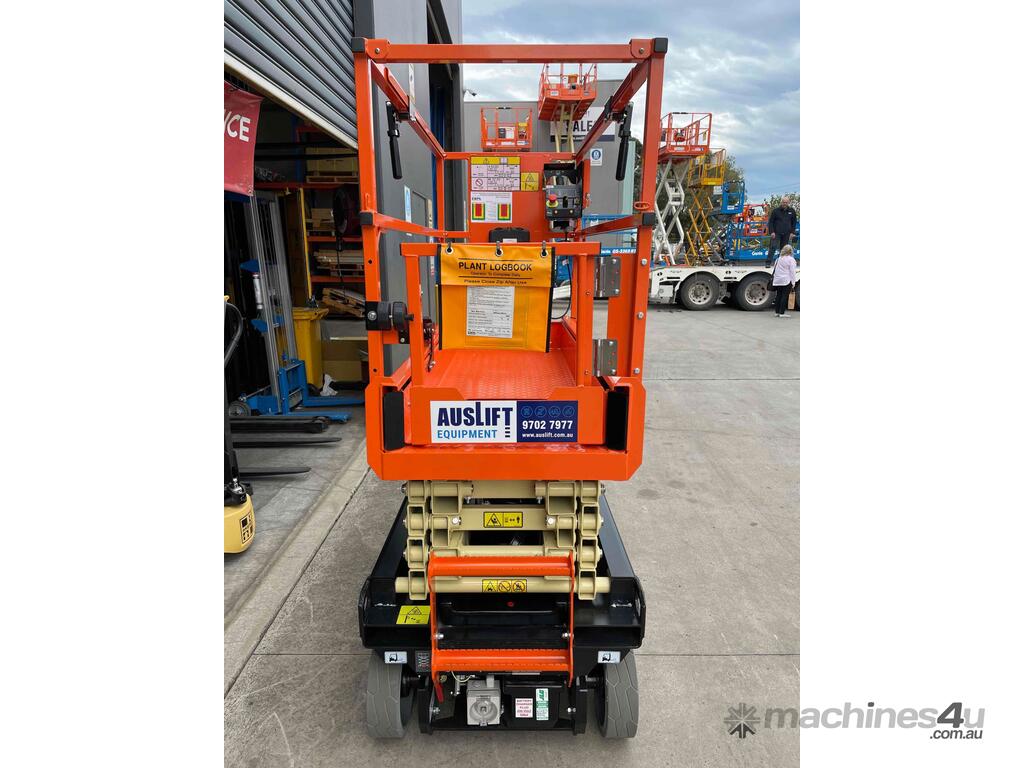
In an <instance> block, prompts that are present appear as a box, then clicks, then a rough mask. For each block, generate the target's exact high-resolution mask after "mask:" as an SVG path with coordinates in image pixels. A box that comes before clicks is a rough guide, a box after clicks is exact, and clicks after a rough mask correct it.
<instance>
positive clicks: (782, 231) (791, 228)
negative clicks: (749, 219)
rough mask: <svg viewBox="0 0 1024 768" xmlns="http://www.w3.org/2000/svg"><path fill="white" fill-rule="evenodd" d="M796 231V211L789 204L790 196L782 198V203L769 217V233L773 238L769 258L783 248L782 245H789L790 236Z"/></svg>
mask: <svg viewBox="0 0 1024 768" xmlns="http://www.w3.org/2000/svg"><path fill="white" fill-rule="evenodd" d="M795 232H796V211H794V210H793V209H792V208H790V206H789V198H788V197H784V198H782V203H781V204H780V205H779V207H778V208H776V209H775V210H774V211H772V215H771V216H769V217H768V234H769V235H770V236H771V238H772V242H771V246H770V250H769V251H768V255H769V258H771V257H772V256H773V255H774V254H775V253H776V252H777V251H781V250H782V246H784V245H789V241H790V238H792V237H793V234H794V233H795Z"/></svg>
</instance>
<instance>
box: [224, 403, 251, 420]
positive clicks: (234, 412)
mask: <svg viewBox="0 0 1024 768" xmlns="http://www.w3.org/2000/svg"><path fill="white" fill-rule="evenodd" d="M228 416H252V408H250V407H249V404H248V403H243V402H242V401H241V400H235V401H233V402H232V403H231V404H230V405H228Z"/></svg>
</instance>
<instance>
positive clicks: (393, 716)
mask: <svg viewBox="0 0 1024 768" xmlns="http://www.w3.org/2000/svg"><path fill="white" fill-rule="evenodd" d="M402 669H403V665H402V664H385V663H384V659H382V658H381V657H380V656H379V655H378V654H376V653H371V654H370V668H369V669H368V670H367V677H366V728H367V730H369V732H370V735H371V736H373V737H374V738H375V739H400V738H402V737H403V736H404V735H405V724H406V723H408V722H409V716H410V715H411V714H412V699H413V692H412V690H409V691H407V692H405V693H404V694H403V692H402Z"/></svg>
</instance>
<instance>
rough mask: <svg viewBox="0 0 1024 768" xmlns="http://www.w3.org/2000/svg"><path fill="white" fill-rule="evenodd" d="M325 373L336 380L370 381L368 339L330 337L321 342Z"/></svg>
mask: <svg viewBox="0 0 1024 768" xmlns="http://www.w3.org/2000/svg"><path fill="white" fill-rule="evenodd" d="M321 349H322V352H323V368H324V373H326V374H329V375H330V376H331V378H333V379H334V380H335V381H361V382H363V383H364V384H366V383H368V382H369V379H368V377H367V376H366V371H367V367H366V364H365V361H366V360H367V359H368V349H367V343H366V339H328V340H325V341H323V342H321Z"/></svg>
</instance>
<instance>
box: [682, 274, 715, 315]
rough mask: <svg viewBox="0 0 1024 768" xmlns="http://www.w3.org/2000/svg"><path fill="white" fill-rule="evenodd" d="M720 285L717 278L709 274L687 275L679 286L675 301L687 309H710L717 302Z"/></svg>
mask: <svg viewBox="0 0 1024 768" xmlns="http://www.w3.org/2000/svg"><path fill="white" fill-rule="evenodd" d="M721 293H722V286H721V284H720V283H719V282H718V278H716V277H715V276H714V275H709V274H697V275H693V276H691V277H688V278H687V279H686V281H685V282H684V283H683V284H682V286H680V288H679V293H678V296H677V303H679V304H681V305H682V306H684V307H686V308H687V309H689V310H700V309H711V308H712V307H713V306H715V304H717V303H718V297H719V296H720V295H721Z"/></svg>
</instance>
